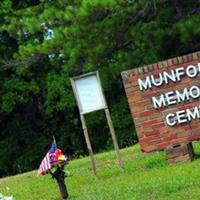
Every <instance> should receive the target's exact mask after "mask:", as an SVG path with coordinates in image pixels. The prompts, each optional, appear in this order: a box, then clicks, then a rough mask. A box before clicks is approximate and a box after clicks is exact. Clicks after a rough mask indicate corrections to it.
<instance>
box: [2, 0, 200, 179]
mask: <svg viewBox="0 0 200 200" xmlns="http://www.w3.org/2000/svg"><path fill="white" fill-rule="evenodd" d="M199 24H200V2H199V0H190V1H188V0H135V1H134V0H68V1H67V0H34V1H32V0H31V1H30V0H24V1H20V0H2V1H1V3H0V43H1V45H0V71H1V77H0V83H1V91H0V93H1V98H0V107H1V112H0V116H1V126H0V128H1V132H0V146H1V151H0V158H1V159H0V175H1V176H2V175H6V174H12V173H19V172H23V171H27V170H30V169H32V168H36V167H37V166H38V164H39V162H40V160H41V157H42V156H43V155H44V153H45V150H46V149H47V148H48V146H49V144H50V143H51V140H52V138H51V136H52V135H55V136H56V138H57V140H58V143H59V145H60V146H61V148H63V150H64V151H65V152H68V153H69V154H71V155H75V156H79V155H85V154H86V153H87V150H86V147H85V142H84V138H83V134H82V129H81V124H80V120H79V113H78V109H77V106H76V103H75V100H74V96H73V93H72V88H71V85H70V80H69V78H70V77H72V76H75V75H79V74H82V73H86V72H90V71H94V70H98V71H99V72H100V77H101V80H102V83H103V88H104V91H105V95H106V98H107V101H108V105H109V107H110V109H111V113H112V118H113V122H114V126H115V128H116V132H117V136H118V139H119V143H120V146H121V147H124V146H127V145H131V144H132V143H133V142H135V140H136V135H135V131H134V128H133V125H132V119H131V117H130V112H129V110H128V106H127V103H126V97H125V94H124V90H123V86H122V81H121V77H120V72H121V71H123V70H128V69H130V68H134V67H138V66H140V65H144V64H149V63H153V62H157V61H159V60H163V59H166V58H169V57H174V56H177V55H181V54H186V53H189V52H193V51H196V50H199V49H200V39H199V38H200V37H199V36H200V26H199ZM87 123H88V127H89V130H90V133H91V138H92V144H93V146H94V149H95V151H96V152H98V151H102V150H105V149H110V148H111V147H112V143H111V139H110V136H109V134H108V127H107V124H106V121H105V116H104V114H103V113H102V112H98V113H92V114H90V115H88V116H87Z"/></svg>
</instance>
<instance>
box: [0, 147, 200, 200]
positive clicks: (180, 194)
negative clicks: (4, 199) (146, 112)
mask: <svg viewBox="0 0 200 200" xmlns="http://www.w3.org/2000/svg"><path fill="white" fill-rule="evenodd" d="M195 151H196V152H197V153H198V154H200V144H199V143H196V144H195ZM122 156H123V160H124V170H121V169H119V168H118V167H117V166H116V163H115V154H114V152H107V153H103V154H99V155H97V156H96V158H97V162H98V168H99V169H98V173H99V179H96V178H95V177H94V176H93V174H92V173H91V169H90V160H89V158H83V159H79V160H74V161H72V162H71V163H70V164H69V166H68V170H69V171H70V173H71V176H70V177H68V178H67V179H66V183H67V185H68V190H69V193H70V198H69V199H70V200H111V199H112V200H134V199H137V200H144V199H146V200H147V199H148V200H155V199H159V200H172V199H175V200H179V199H180V200H184V199H185V200H186V199H187V200H188V199H191V200H199V199H200V159H197V160H195V161H193V162H191V163H184V164H177V165H174V166H168V165H167V164H166V161H165V159H164V154H163V153H162V152H161V153H153V154H148V155H145V154H142V153H141V152H140V150H139V146H138V145H136V146H134V147H131V148H127V149H123V150H122ZM1 192H2V193H3V194H4V195H11V194H12V195H14V197H15V199H16V200H59V199H60V198H59V192H58V188H57V185H56V183H55V182H54V180H52V179H51V178H50V177H49V176H48V175H47V176H44V177H37V176H36V172H35V171H33V172H29V173H25V174H22V175H17V176H14V177H8V178H4V179H0V193H1Z"/></svg>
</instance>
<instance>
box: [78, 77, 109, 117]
mask: <svg viewBox="0 0 200 200" xmlns="http://www.w3.org/2000/svg"><path fill="white" fill-rule="evenodd" d="M75 87H76V90H77V95H78V100H79V104H80V107H81V108H80V109H81V113H83V114H85V113H89V112H93V111H95V110H100V109H104V108H105V107H106V103H105V100H104V96H103V93H102V90H101V85H100V83H99V81H98V79H97V77H96V75H91V76H88V77H84V78H81V79H78V80H75Z"/></svg>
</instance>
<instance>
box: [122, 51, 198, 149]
mask: <svg viewBox="0 0 200 200" xmlns="http://www.w3.org/2000/svg"><path fill="white" fill-rule="evenodd" d="M122 78H123V83H124V87H125V91H126V95H127V99H128V104H129V107H130V110H131V114H132V117H133V119H134V123H135V127H136V131H137V135H138V138H139V142H140V146H141V149H142V151H144V152H151V151H158V150H163V149H165V148H166V147H169V146H173V145H177V144H182V143H185V142H191V141H194V140H198V139H200V52H195V53H192V54H188V55H185V56H181V57H176V58H173V59H168V60H165V61H162V62H158V63H155V64H151V65H147V66H143V67H140V68H135V69H132V70H128V71H124V72H122Z"/></svg>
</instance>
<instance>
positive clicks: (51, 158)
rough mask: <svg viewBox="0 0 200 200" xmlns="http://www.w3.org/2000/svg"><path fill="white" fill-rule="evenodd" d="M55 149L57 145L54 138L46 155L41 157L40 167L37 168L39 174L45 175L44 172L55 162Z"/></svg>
mask: <svg viewBox="0 0 200 200" xmlns="http://www.w3.org/2000/svg"><path fill="white" fill-rule="evenodd" d="M56 150H57V145H56V141H55V138H54V140H53V143H52V145H51V148H50V149H49V151H48V152H47V154H46V156H45V157H44V158H43V160H42V162H41V164H40V167H39V169H38V175H39V176H42V175H45V172H46V171H48V170H49V169H51V168H52V167H53V165H54V164H55V163H56Z"/></svg>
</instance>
